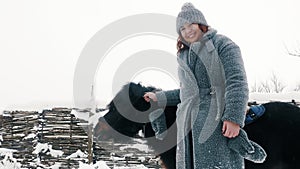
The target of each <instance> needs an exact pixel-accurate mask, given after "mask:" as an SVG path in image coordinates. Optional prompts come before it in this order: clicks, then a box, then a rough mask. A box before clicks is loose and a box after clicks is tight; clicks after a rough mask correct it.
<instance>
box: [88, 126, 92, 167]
mask: <svg viewBox="0 0 300 169" xmlns="http://www.w3.org/2000/svg"><path fill="white" fill-rule="evenodd" d="M88 160H89V164H92V163H93V124H89V125H88Z"/></svg>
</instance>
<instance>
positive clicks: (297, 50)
mask: <svg viewBox="0 0 300 169" xmlns="http://www.w3.org/2000/svg"><path fill="white" fill-rule="evenodd" d="M297 46H298V47H296V48H294V49H293V50H289V49H288V47H287V46H286V44H284V47H285V50H286V51H287V53H288V54H289V55H291V56H298V57H300V43H299V41H297Z"/></svg>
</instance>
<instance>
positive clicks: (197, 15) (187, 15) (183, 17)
mask: <svg viewBox="0 0 300 169" xmlns="http://www.w3.org/2000/svg"><path fill="white" fill-rule="evenodd" d="M186 23H198V24H201V25H206V26H208V24H207V22H206V19H205V17H204V15H203V14H202V12H201V11H199V10H198V9H196V8H195V7H194V5H193V4H192V3H190V2H187V3H185V4H183V6H182V7H181V11H180V12H179V14H178V16H177V20H176V31H177V33H178V34H180V28H181V27H182V26H183V25H184V24H186Z"/></svg>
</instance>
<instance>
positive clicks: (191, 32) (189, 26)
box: [180, 23, 203, 43]
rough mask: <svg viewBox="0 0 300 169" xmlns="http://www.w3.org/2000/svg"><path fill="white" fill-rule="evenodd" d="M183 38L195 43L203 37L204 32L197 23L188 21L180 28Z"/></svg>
mask: <svg viewBox="0 0 300 169" xmlns="http://www.w3.org/2000/svg"><path fill="white" fill-rule="evenodd" d="M180 33H181V36H182V38H183V39H184V40H185V41H186V42H188V43H193V42H196V41H198V40H200V39H201V37H202V36H203V32H202V31H201V30H200V28H199V25H198V24H196V23H186V24H184V25H183V27H181V28H180Z"/></svg>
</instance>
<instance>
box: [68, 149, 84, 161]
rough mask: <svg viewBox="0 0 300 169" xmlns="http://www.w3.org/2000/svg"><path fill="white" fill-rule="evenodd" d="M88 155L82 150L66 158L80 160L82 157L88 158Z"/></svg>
mask: <svg viewBox="0 0 300 169" xmlns="http://www.w3.org/2000/svg"><path fill="white" fill-rule="evenodd" d="M87 156H88V155H87V154H85V153H83V152H82V151H81V150H77V151H76V152H75V153H73V154H71V155H69V156H68V157H66V158H67V159H72V158H80V157H87Z"/></svg>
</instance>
